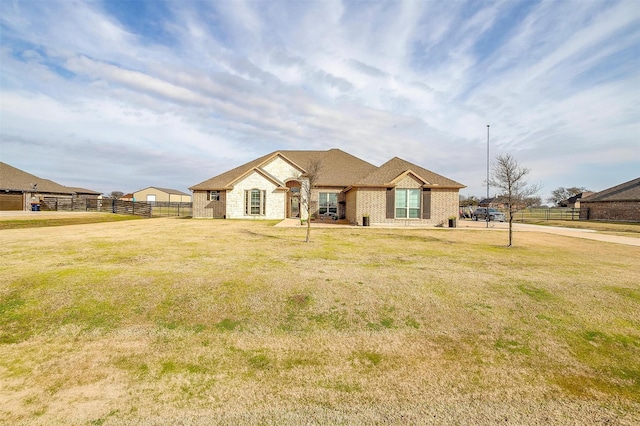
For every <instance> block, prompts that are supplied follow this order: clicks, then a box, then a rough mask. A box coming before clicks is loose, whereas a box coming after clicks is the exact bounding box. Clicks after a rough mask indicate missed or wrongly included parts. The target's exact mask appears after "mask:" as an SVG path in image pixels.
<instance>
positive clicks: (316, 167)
mask: <svg viewBox="0 0 640 426" xmlns="http://www.w3.org/2000/svg"><path fill="white" fill-rule="evenodd" d="M321 170H322V167H321V165H320V162H319V161H311V162H309V164H308V165H307V167H306V171H305V173H301V174H299V175H297V176H295V177H294V179H295V180H296V181H298V182H300V204H301V205H302V207H303V208H304V210H305V211H306V213H307V237H306V238H305V240H304V242H305V243H308V242H309V241H311V212H312V210H313V209H312V208H311V206H312V204H313V203H312V201H311V190H312V188H313V187H314V186H315V185H316V183H317V182H318V178H319V177H320V172H321Z"/></svg>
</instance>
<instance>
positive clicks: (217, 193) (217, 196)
mask: <svg viewBox="0 0 640 426" xmlns="http://www.w3.org/2000/svg"><path fill="white" fill-rule="evenodd" d="M209 199H210V200H211V201H220V191H211V192H209Z"/></svg>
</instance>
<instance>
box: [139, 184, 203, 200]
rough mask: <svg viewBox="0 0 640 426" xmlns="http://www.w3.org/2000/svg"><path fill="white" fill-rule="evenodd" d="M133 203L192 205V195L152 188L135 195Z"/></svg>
mask: <svg viewBox="0 0 640 426" xmlns="http://www.w3.org/2000/svg"><path fill="white" fill-rule="evenodd" d="M132 198H133V201H146V202H149V203H158V202H163V203H190V202H191V195H189V194H187V193H185V192H182V191H178V190H176V189H167V188H158V187H154V186H150V187H149V188H145V189H141V190H139V191H136V192H134V193H133V197H132Z"/></svg>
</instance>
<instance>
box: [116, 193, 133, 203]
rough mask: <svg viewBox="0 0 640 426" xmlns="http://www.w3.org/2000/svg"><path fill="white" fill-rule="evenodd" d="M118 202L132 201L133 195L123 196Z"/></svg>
mask: <svg viewBox="0 0 640 426" xmlns="http://www.w3.org/2000/svg"><path fill="white" fill-rule="evenodd" d="M118 200H122V201H133V194H132V193H129V194H124V195H123V196H122V197H120V198H118Z"/></svg>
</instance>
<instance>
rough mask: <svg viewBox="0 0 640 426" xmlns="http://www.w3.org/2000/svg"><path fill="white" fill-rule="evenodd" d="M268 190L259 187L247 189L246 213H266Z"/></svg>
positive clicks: (252, 214) (255, 214)
mask: <svg viewBox="0 0 640 426" xmlns="http://www.w3.org/2000/svg"><path fill="white" fill-rule="evenodd" d="M265 196H266V192H265V191H261V190H259V189H252V190H249V191H245V198H244V199H245V205H244V207H245V214H247V215H251V216H258V215H263V216H264V214H265V198H266V197H265Z"/></svg>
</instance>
